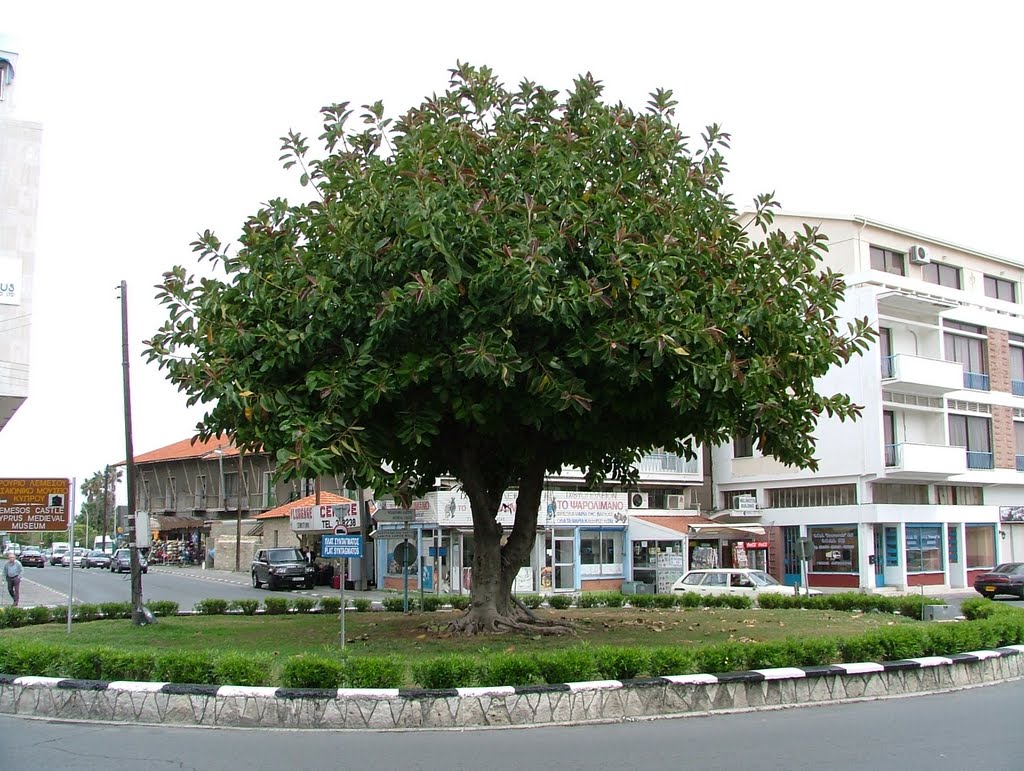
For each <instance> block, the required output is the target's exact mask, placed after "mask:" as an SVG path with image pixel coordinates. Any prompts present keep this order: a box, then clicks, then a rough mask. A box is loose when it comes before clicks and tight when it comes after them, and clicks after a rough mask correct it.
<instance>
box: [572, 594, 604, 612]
mask: <svg viewBox="0 0 1024 771" xmlns="http://www.w3.org/2000/svg"><path fill="white" fill-rule="evenodd" d="M602 594H603V593H602V592H583V593H582V594H580V596H579V597H577V598H576V607H577V608H597V607H599V606H601V605H603V604H604V603H603V602H602Z"/></svg>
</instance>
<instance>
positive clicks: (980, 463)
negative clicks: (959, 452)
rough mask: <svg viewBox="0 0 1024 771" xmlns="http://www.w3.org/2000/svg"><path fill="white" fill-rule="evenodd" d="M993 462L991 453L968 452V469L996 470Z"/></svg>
mask: <svg viewBox="0 0 1024 771" xmlns="http://www.w3.org/2000/svg"><path fill="white" fill-rule="evenodd" d="M993 460H994V456H993V455H992V453H990V452H974V451H972V450H968V451H967V468H995V464H994V462H993Z"/></svg>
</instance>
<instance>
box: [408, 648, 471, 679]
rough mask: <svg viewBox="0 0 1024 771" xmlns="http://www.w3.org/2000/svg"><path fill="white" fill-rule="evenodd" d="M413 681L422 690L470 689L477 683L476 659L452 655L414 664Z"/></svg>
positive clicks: (463, 655)
mask: <svg viewBox="0 0 1024 771" xmlns="http://www.w3.org/2000/svg"><path fill="white" fill-rule="evenodd" d="M412 679H413V682H415V683H416V684H417V685H419V686H420V687H421V688H469V687H472V686H473V685H475V684H476V682H477V663H476V657H475V656H471V655H465V654H459V653H452V654H449V655H447V656H438V657H437V658H433V659H424V660H422V661H416V662H413V665H412Z"/></svg>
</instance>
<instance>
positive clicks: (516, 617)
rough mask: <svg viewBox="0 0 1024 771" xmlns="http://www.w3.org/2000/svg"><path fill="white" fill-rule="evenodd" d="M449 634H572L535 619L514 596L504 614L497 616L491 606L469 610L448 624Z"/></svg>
mask: <svg viewBox="0 0 1024 771" xmlns="http://www.w3.org/2000/svg"><path fill="white" fill-rule="evenodd" d="M448 631H449V632H450V633H452V634H457V635H465V636H467V637H468V636H471V635H482V634H528V635H537V634H542V635H575V634H576V630H575V629H574V628H573V627H572V625H570V624H567V623H564V622H558V621H548V620H546V619H542V618H537V616H536V615H534V614H533V612H532V611H530V609H529V608H527V607H526V606H525V605H523V603H522V602H520V601H519V600H518V599H516V598H515V597H513V598H512V605H511V607H510V608H509V611H508V613H507V614H501V613H498V611H497V610H496V609H495V608H493V607H486V606H485V607H475V606H471V607H470V608H469V610H467V611H466V612H465V613H463V614H462V615H461V616H459V617H458V618H455V619H452V621H451V622H450V623H449V624H448Z"/></svg>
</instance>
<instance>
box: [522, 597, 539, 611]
mask: <svg viewBox="0 0 1024 771" xmlns="http://www.w3.org/2000/svg"><path fill="white" fill-rule="evenodd" d="M518 598H519V601H520V602H521V603H523V605H525V606H526V607H528V608H532V609H533V610H536V609H537V608H539V607H540V604H541V603H542V602H544V598H543V597H541V596H540V595H539V594H520V595H518Z"/></svg>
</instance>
